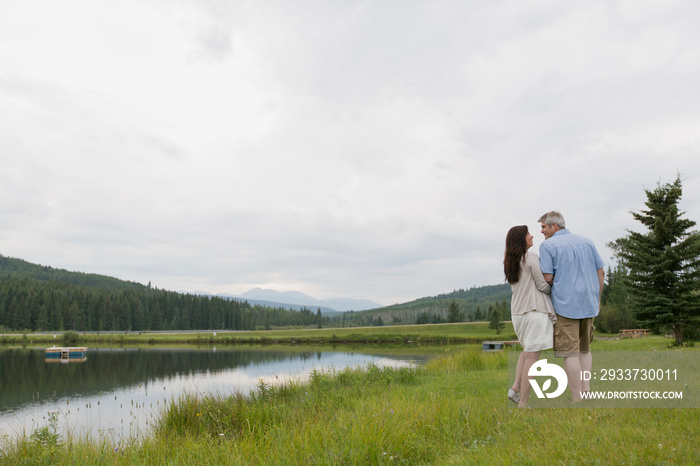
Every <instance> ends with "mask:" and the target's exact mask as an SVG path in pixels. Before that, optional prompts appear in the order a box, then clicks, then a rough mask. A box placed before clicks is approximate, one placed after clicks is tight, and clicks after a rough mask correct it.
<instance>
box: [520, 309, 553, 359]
mask: <svg viewBox="0 0 700 466" xmlns="http://www.w3.org/2000/svg"><path fill="white" fill-rule="evenodd" d="M511 319H512V320H513V328H515V334H516V335H517V336H518V340H520V344H521V345H522V347H523V351H527V352H528V353H532V352H535V351H542V350H546V349H550V348H552V347H554V327H553V326H552V321H551V320H550V318H549V314H545V313H544V312H537V311H530V312H526V313H525V314H523V315H519V316H511Z"/></svg>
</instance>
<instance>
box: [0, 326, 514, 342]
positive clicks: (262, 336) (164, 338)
mask: <svg viewBox="0 0 700 466" xmlns="http://www.w3.org/2000/svg"><path fill="white" fill-rule="evenodd" d="M68 336H70V339H69V340H67V337H68ZM515 338H516V337H515V332H514V331H513V326H512V324H511V323H510V322H506V324H505V328H504V329H502V330H501V333H500V334H498V335H497V334H496V333H495V331H494V330H491V329H489V328H488V323H486V322H475V323H466V322H463V323H454V324H432V325H391V326H382V327H345V328H338V327H331V328H322V329H317V328H308V327H307V328H304V327H299V328H283V329H273V330H257V331H221V330H210V331H192V332H100V333H82V332H81V333H77V332H45V333H23V334H19V333H16V334H6V335H3V336H2V337H0V343H4V344H22V343H28V344H34V343H45V344H54V343H55V344H56V345H57V346H60V345H61V344H64V343H65V344H71V345H97V344H100V345H104V344H117V345H120V344H121V345H139V344H151V345H158V344H164V345H167V344H173V343H177V344H183V343H184V344H207V345H226V344H231V345H236V344H318V343H337V344H340V343H344V344H347V343H438V344H443V343H474V342H479V341H482V340H491V339H498V340H513V339H515Z"/></svg>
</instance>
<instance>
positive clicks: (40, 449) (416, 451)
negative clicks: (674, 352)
mask: <svg viewBox="0 0 700 466" xmlns="http://www.w3.org/2000/svg"><path fill="white" fill-rule="evenodd" d="M664 340H666V341H664ZM669 343H670V340H668V339H659V340H658V341H655V340H654V339H652V338H649V339H639V340H625V341H615V342H608V341H600V342H597V343H596V346H597V350H613V349H614V350H631V349H646V350H649V349H651V348H654V347H656V345H659V346H660V347H662V348H664V347H667V346H668V344H669ZM443 353H444V355H443V356H441V357H439V358H436V359H433V360H431V361H430V362H429V363H428V364H426V365H425V366H424V367H419V368H399V369H397V368H385V369H380V368H378V367H376V366H369V367H368V368H365V369H360V368H348V369H343V370H340V371H330V372H325V373H322V372H315V373H313V374H312V376H311V378H310V380H309V381H308V382H306V383H300V382H291V383H287V384H284V385H269V384H265V383H262V382H261V383H260V384H259V385H258V387H257V389H256V390H255V391H254V392H253V393H252V394H251V395H250V396H248V397H243V396H231V397H224V396H196V395H188V396H185V397H183V398H181V399H180V400H178V401H177V403H174V404H173V406H172V407H171V408H170V410H169V411H168V412H167V413H165V414H164V416H163V418H162V420H161V422H160V424H159V426H158V428H157V430H156V431H155V433H154V434H153V435H152V436H150V437H147V438H141V439H137V440H135V441H133V442H131V443H123V444H120V445H117V446H115V445H110V444H109V443H108V442H106V441H103V442H99V441H91V440H80V439H56V438H55V437H53V436H52V435H51V433H52V432H51V431H50V430H47V431H46V432H40V434H41V435H38V436H32V437H26V436H25V437H24V438H21V439H19V440H16V441H13V442H10V444H8V445H6V446H5V447H4V449H3V452H2V455H1V456H0V461H1V462H2V463H3V464H13V465H14V464H98V463H99V464H144V463H149V464H253V465H255V464H259V465H263V464H265V465H266V464H284V465H287V464H292V465H294V464H299V465H305V464H460V465H461V464H542V463H553V464H572V463H573V464H611V463H612V464H637V463H644V464H698V463H699V462H700V449H698V447H697V445H698V442H699V441H700V438H699V437H700V411H699V410H698V409H651V408H645V409H591V408H577V409H532V410H518V409H515V408H514V406H513V405H508V404H507V401H506V397H505V392H506V391H507V388H508V381H507V360H508V358H507V353H505V352H496V353H484V352H482V351H480V350H479V349H478V348H474V347H467V348H456V347H449V348H446V349H445V350H444V351H443Z"/></svg>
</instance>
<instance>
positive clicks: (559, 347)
mask: <svg viewBox="0 0 700 466" xmlns="http://www.w3.org/2000/svg"><path fill="white" fill-rule="evenodd" d="M593 319H595V317H589V318H586V319H569V318H568V317H563V316H560V315H559V314H557V322H556V323H555V324H554V356H556V357H558V358H566V357H569V356H577V355H578V352H579V351H583V352H588V351H590V350H591V341H593V330H594V329H595V327H594V326H593Z"/></svg>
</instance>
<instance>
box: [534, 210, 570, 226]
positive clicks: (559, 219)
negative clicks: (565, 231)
mask: <svg viewBox="0 0 700 466" xmlns="http://www.w3.org/2000/svg"><path fill="white" fill-rule="evenodd" d="M538 222H540V223H542V222H544V223H546V224H547V225H549V226H552V225H554V224H555V223H556V224H557V225H559V228H566V220H564V216H563V215H562V214H561V212H557V211H556V210H553V211H551V212H547V213H546V214H544V215H543V216H541V217H540V219H539V220H538Z"/></svg>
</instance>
